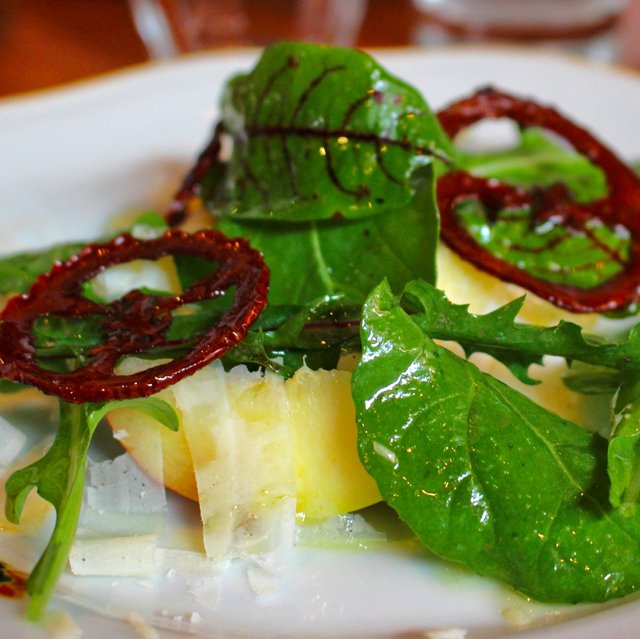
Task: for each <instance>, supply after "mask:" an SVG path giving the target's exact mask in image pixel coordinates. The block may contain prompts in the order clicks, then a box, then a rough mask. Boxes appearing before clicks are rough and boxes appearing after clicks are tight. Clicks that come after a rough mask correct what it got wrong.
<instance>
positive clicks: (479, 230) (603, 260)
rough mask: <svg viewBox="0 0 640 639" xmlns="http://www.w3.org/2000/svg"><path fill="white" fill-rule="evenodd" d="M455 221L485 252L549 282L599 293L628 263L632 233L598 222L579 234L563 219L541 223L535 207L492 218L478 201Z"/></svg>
mask: <svg viewBox="0 0 640 639" xmlns="http://www.w3.org/2000/svg"><path fill="white" fill-rule="evenodd" d="M456 215H457V216H458V218H459V219H460V221H461V224H462V226H464V227H465V228H466V229H467V230H468V231H469V233H470V235H471V236H472V237H473V239H474V240H476V242H478V244H480V245H481V246H482V247H483V248H485V249H487V250H488V251H489V252H490V253H492V254H493V255H495V256H496V257H498V258H500V259H502V260H504V261H505V262H507V263H509V264H512V265H514V266H517V267H518V268H520V269H523V270H525V271H527V272H528V273H530V274H531V275H533V276H535V277H537V278H539V279H542V280H545V281H548V282H553V283H557V284H562V285H564V286H573V287H575V288H580V289H590V288H595V287H596V286H599V285H601V284H604V283H605V282H607V281H609V280H610V279H611V278H612V277H614V276H615V275H617V274H619V273H621V272H622V271H623V270H624V269H625V268H627V266H628V264H629V261H630V255H631V244H632V243H631V235H630V233H629V232H628V231H627V230H626V229H625V228H624V227H622V226H621V225H615V226H607V225H606V224H605V223H604V222H602V221H601V220H599V219H596V218H593V219H592V220H590V221H589V222H587V223H586V224H585V228H584V229H583V230H582V229H581V230H579V229H576V228H573V227H570V226H568V225H567V223H566V222H565V221H564V220H562V219H561V216H551V217H548V218H543V219H542V221H540V220H539V219H538V218H539V216H538V215H537V211H536V209H535V207H524V208H520V209H515V208H509V209H502V210H500V211H498V212H497V213H495V214H494V213H492V212H490V211H489V212H488V211H486V210H485V209H484V208H483V206H482V205H481V204H480V203H479V202H478V201H477V200H475V199H467V200H464V201H462V202H460V204H458V206H456Z"/></svg>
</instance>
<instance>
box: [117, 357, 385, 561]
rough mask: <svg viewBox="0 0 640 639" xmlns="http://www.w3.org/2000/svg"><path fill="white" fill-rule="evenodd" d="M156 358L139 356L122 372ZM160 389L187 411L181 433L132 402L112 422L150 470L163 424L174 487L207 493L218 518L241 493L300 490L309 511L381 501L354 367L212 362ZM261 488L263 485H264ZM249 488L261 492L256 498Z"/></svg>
mask: <svg viewBox="0 0 640 639" xmlns="http://www.w3.org/2000/svg"><path fill="white" fill-rule="evenodd" d="M150 364H151V363H150V362H148V361H143V360H135V359H130V360H128V361H127V362H125V363H124V365H123V368H122V369H120V370H119V371H118V372H119V373H123V374H126V373H127V372H133V371H134V370H139V369H140V368H141V367H147V366H149V365H150ZM158 396H159V397H161V398H163V399H165V400H167V401H169V402H170V403H171V404H172V405H174V406H175V407H176V408H177V410H178V413H179V415H181V420H182V422H183V423H182V424H181V428H180V430H179V431H178V432H177V433H172V432H170V431H169V430H167V429H166V428H164V427H162V426H161V425H160V424H158V423H157V422H155V420H153V419H151V418H149V417H148V416H146V415H142V414H140V413H137V412H136V411H132V410H129V409H118V410H115V411H111V412H110V413H109V415H108V420H109V423H110V424H111V427H112V429H113V430H114V432H115V433H116V436H117V437H118V439H120V441H121V442H122V444H123V445H124V446H125V448H126V449H127V450H128V451H129V452H130V454H131V455H132V456H133V458H134V459H135V460H136V461H137V463H139V464H140V466H142V467H143V468H144V469H145V470H147V471H149V470H150V468H149V466H150V459H147V457H148V455H146V454H145V452H146V450H147V449H148V443H149V441H150V433H152V432H154V431H155V430H156V429H161V432H162V444H163V459H164V483H165V485H166V486H167V487H168V488H171V489H172V490H174V491H176V492H178V493H180V494H182V495H184V496H186V497H189V498H190V499H194V500H198V499H200V500H201V507H203V504H202V500H205V501H206V502H207V504H208V505H204V506H205V508H207V510H208V512H209V513H210V515H209V516H213V513H214V512H216V513H217V515H220V514H221V512H218V511H219V510H220V508H221V506H220V504H225V505H224V508H225V509H227V508H228V507H229V504H231V501H232V500H233V499H234V494H236V493H237V494H236V497H237V498H238V500H239V501H240V500H241V499H245V504H246V503H254V504H260V503H262V504H269V505H271V506H274V507H275V506H279V505H281V504H279V503H278V502H279V500H281V499H282V498H284V497H285V496H287V495H288V496H291V497H295V498H296V499H297V511H298V513H299V514H301V515H304V517H305V518H309V519H325V518H328V517H331V516H333V515H338V514H344V513H346V512H350V511H353V510H357V509H360V508H364V507H366V506H369V505H371V504H373V503H376V502H377V501H380V499H381V498H380V494H379V492H378V489H377V486H376V484H375V482H374V481H373V480H372V479H371V478H370V477H369V475H367V473H366V471H365V470H364V468H363V466H362V464H361V463H360V460H359V458H358V452H357V447H356V439H357V426H356V422H355V410H354V406H353V401H352V399H351V374H350V373H348V372H345V371H311V370H309V369H306V368H304V369H301V370H299V371H298V372H297V373H296V375H294V377H293V378H291V379H289V380H287V381H286V382H285V381H284V380H283V379H282V378H280V377H279V376H277V375H274V374H272V373H266V374H265V375H262V374H259V373H249V372H248V371H247V369H246V368H245V367H244V366H240V367H237V368H235V369H233V370H232V371H231V372H229V373H224V372H222V371H221V369H218V368H213V367H207V368H205V369H203V370H202V371H200V372H198V373H196V374H195V375H193V376H191V377H189V378H187V379H185V380H183V381H181V382H179V383H178V384H176V385H175V386H174V387H172V388H170V389H167V390H166V391H163V392H162V393H160V394H159V395H158ZM290 456H291V458H290ZM194 460H196V472H195V473H194ZM196 475H198V481H197V482H196ZM248 477H249V478H250V479H251V481H250V482H249V480H248V479H247V478H248ZM212 484H216V485H215V486H212ZM223 486H224V488H223ZM256 486H260V487H261V488H260V489H259V490H258V492H257V493H256V490H257V489H256ZM248 490H252V491H254V494H252V496H251V497H250V499H249V498H247V497H246V492H247V491H248ZM242 491H244V493H243V494H242V495H241V494H240V493H241V492H242ZM223 496H224V497H223ZM247 500H248V501H247ZM251 500H253V501H251ZM214 503H215V504H217V506H215V507H214ZM247 507H248V506H247ZM216 508H217V509H218V510H216ZM256 508H257V506H256ZM225 512H227V518H228V512H229V511H228V510H227V511H225ZM209 516H207V517H209ZM203 520H205V516H204V515H203ZM205 523H206V520H205ZM213 543H214V542H213V541H211V544H213ZM212 547H213V546H212ZM215 554H216V555H217V554H220V553H219V552H218V551H216V552H215Z"/></svg>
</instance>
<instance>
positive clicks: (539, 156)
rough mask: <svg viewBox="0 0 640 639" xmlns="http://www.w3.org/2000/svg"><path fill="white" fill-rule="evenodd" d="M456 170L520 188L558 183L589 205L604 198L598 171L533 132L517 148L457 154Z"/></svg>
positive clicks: (522, 136) (522, 137) (603, 182)
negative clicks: (457, 168)
mask: <svg viewBox="0 0 640 639" xmlns="http://www.w3.org/2000/svg"><path fill="white" fill-rule="evenodd" d="M458 166H459V168H461V169H464V170H465V171H469V172H470V173H473V174H474V175H480V176H482V177H491V178H497V179H498V180H502V181H503V182H508V183H509V184H516V185H518V186H523V187H533V186H542V187H548V186H552V185H553V184H556V183H558V182H562V183H563V184H565V185H566V186H567V187H568V188H569V189H570V190H571V191H572V193H573V194H574V195H575V197H576V199H577V200H578V201H579V202H590V201H591V200H595V199H596V198H599V197H605V196H606V195H607V181H606V178H605V177H604V173H603V172H602V169H600V168H599V167H597V166H595V165H594V164H591V162H589V160H588V159H587V158H586V157H585V156H584V155H581V154H580V153H577V152H576V151H574V150H573V149H570V148H567V147H566V146H562V145H560V144H558V143H557V142H555V141H554V140H552V139H551V138H549V136H548V135H545V133H544V132H542V131H541V130H540V129H535V128H530V129H524V130H523V131H521V134H520V142H519V144H518V145H517V146H515V147H514V148H512V149H508V150H506V151H500V152H493V153H480V154H477V153H462V152H460V153H459V155H458Z"/></svg>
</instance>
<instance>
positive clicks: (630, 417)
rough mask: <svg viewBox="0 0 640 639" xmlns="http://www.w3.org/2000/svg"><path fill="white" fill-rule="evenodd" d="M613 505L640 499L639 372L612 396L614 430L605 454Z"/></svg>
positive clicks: (635, 504) (634, 502) (631, 504)
mask: <svg viewBox="0 0 640 639" xmlns="http://www.w3.org/2000/svg"><path fill="white" fill-rule="evenodd" d="M607 456H608V464H607V471H608V473H609V478H610V479H611V491H610V493H609V499H610V501H611V504H612V505H613V506H614V507H618V506H624V507H625V508H629V507H630V506H631V507H633V511H632V512H633V514H634V515H635V512H636V510H635V506H637V504H638V502H640V375H636V376H634V377H632V378H630V379H628V380H626V381H625V382H624V383H623V384H622V385H621V386H620V389H619V391H618V393H617V395H616V396H615V398H614V404H613V430H612V432H611V438H610V440H609V450H608V453H607Z"/></svg>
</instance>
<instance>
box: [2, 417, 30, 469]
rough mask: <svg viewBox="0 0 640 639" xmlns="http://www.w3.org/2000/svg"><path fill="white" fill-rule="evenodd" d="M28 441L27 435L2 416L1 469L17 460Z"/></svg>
mask: <svg viewBox="0 0 640 639" xmlns="http://www.w3.org/2000/svg"><path fill="white" fill-rule="evenodd" d="M26 443H27V436H26V435H25V434H24V433H23V432H21V431H19V430H18V429H17V428H16V427H15V426H12V425H11V424H10V423H9V422H8V421H7V420H6V419H4V418H3V417H0V470H1V469H3V468H6V467H7V466H9V464H11V463H13V462H14V461H15V459H16V458H17V457H18V455H19V454H20V452H21V451H22V449H23V448H24V445H25V444H26Z"/></svg>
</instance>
